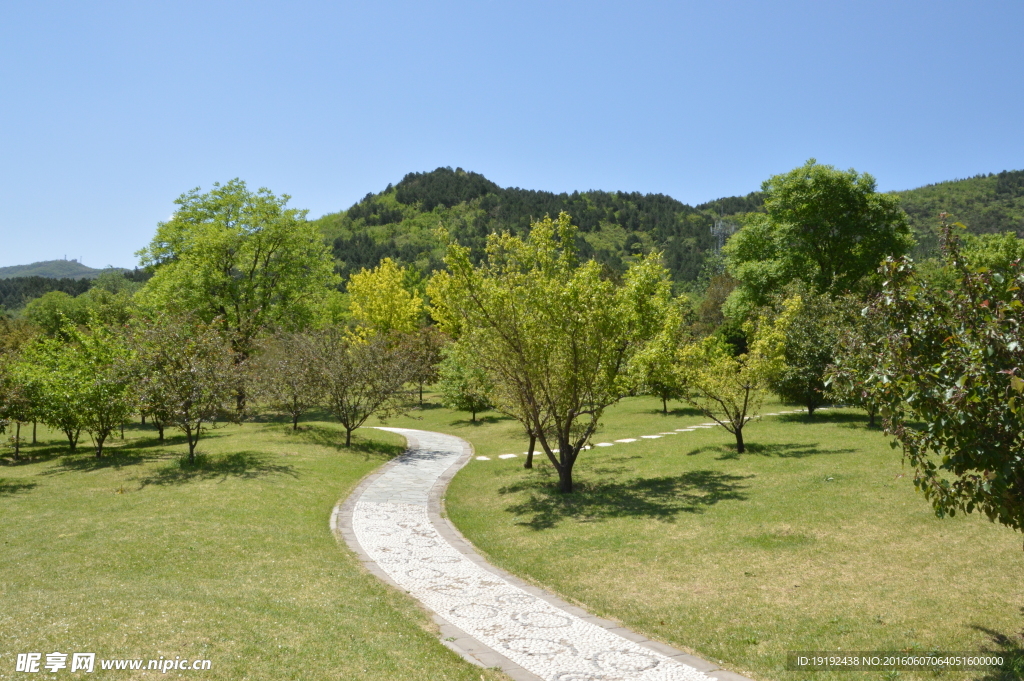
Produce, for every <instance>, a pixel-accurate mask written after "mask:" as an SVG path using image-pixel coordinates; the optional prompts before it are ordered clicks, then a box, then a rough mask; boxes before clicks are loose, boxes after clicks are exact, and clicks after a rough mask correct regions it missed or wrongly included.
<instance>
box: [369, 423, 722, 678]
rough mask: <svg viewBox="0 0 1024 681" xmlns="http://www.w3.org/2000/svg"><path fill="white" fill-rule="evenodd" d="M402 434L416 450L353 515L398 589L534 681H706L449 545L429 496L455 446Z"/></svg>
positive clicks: (453, 441)
mask: <svg viewBox="0 0 1024 681" xmlns="http://www.w3.org/2000/svg"><path fill="white" fill-rule="evenodd" d="M387 430H391V431H394V432H398V433H402V432H403V429H399V428H388V429H387ZM407 432H408V433H409V434H410V435H413V434H414V435H415V438H416V440H417V441H418V442H419V443H420V446H419V447H418V448H414V449H411V450H410V451H409V452H408V453H407V454H405V455H403V456H402V457H400V458H399V459H398V460H396V462H395V464H396V465H393V466H392V467H390V468H389V469H387V470H386V471H385V473H384V474H383V475H381V476H380V477H379V478H377V479H376V480H375V481H373V483H372V484H370V485H369V486H368V487H366V488H365V489H364V490H363V492H362V494H361V495H360V497H359V499H358V500H357V502H356V504H355V508H354V509H353V512H352V530H353V532H354V534H355V536H356V540H357V541H358V542H359V544H360V546H361V547H362V549H363V551H365V552H366V554H367V555H368V556H369V557H370V558H371V559H372V560H373V561H374V562H376V563H377V565H378V566H380V568H381V569H382V570H383V571H384V572H385V573H386V574H387V575H388V576H389V577H390V578H391V579H392V580H394V582H395V583H397V584H398V585H399V586H400V587H401V588H402V589H404V590H406V591H408V592H409V593H410V594H412V596H413V597H415V598H417V599H418V600H420V601H421V602H423V603H424V604H425V605H427V606H428V607H429V608H431V609H432V610H434V611H435V612H437V613H438V614H439V615H441V616H442V617H444V618H445V619H446V620H448V621H449V622H451V623H452V624H453V625H455V626H456V627H458V628H460V629H462V630H463V631H465V632H466V633H467V634H469V635H470V636H472V637H473V638H475V639H477V640H478V641H480V642H481V643H483V644H485V645H487V646H489V647H490V648H492V649H493V650H495V651H497V652H500V653H501V654H502V655H504V656H505V657H507V658H508V659H510V660H511V661H512V662H514V663H516V664H518V665H519V666H520V667H522V668H523V669H525V670H527V671H529V672H531V673H533V674H536V675H537V676H539V677H540V678H542V679H546V680H549V681H676V680H679V681H682V680H686V681H710V679H709V677H708V676H707V675H705V674H704V673H702V672H700V671H698V670H697V669H695V668H693V667H690V666H688V665H685V664H683V663H681V662H679V661H677V660H674V659H671V658H669V657H667V656H665V655H662V654H660V653H658V652H656V651H654V650H652V649H650V648H647V647H644V646H641V645H639V644H637V643H635V642H633V641H630V640H628V639H626V638H623V637H621V636H619V635H618V634H616V633H614V632H613V631H609V630H608V629H606V628H604V627H601V626H599V625H598V624H595V623H593V622H591V621H587V619H585V618H581V617H577V616H576V615H573V614H570V613H569V612H566V611H564V610H561V609H559V608H557V607H555V606H554V605H552V604H551V603H548V602H547V601H545V600H542V599H541V598H538V597H537V596H534V595H532V594H529V593H527V592H526V591H523V590H522V589H520V588H519V587H517V586H515V585H513V584H511V583H509V582H507V581H506V580H504V579H503V578H501V577H500V576H498V575H496V574H494V573H492V572H489V571H488V570H485V569H484V568H482V567H481V566H479V565H477V564H476V563H474V562H472V561H471V560H469V559H468V558H467V557H466V556H465V555H463V554H462V553H460V552H459V551H458V550H456V549H455V547H453V546H452V545H451V544H449V543H448V541H447V540H446V539H445V538H444V537H442V536H441V534H440V533H439V532H438V531H437V529H435V527H434V526H433V525H432V524H431V522H430V518H429V515H428V512H427V495H428V493H429V491H430V489H431V487H433V485H434V482H435V481H436V480H437V478H438V477H439V476H440V475H441V474H442V473H443V472H444V471H445V470H446V469H447V468H448V467H449V466H450V465H452V464H453V463H455V461H456V460H458V458H459V456H460V455H461V453H462V443H461V441H460V440H459V439H458V438H456V437H452V436H448V435H442V434H440V433H427V432H424V431H407Z"/></svg>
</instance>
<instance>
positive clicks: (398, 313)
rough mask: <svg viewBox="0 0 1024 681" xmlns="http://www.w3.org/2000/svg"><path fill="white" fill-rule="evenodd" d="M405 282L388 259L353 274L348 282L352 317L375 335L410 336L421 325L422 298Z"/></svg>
mask: <svg viewBox="0 0 1024 681" xmlns="http://www.w3.org/2000/svg"><path fill="white" fill-rule="evenodd" d="M406 280H407V276H406V272H405V271H404V270H403V269H402V268H400V267H399V266H398V265H396V264H395V263H394V262H393V261H392V260H391V258H384V259H383V260H382V261H381V262H380V264H379V265H377V267H374V268H373V269H372V270H367V269H365V268H364V269H362V270H360V271H359V272H356V273H355V274H353V275H352V276H351V277H350V278H349V281H348V295H349V310H350V311H351V313H352V317H353V318H354V319H355V320H356V321H357V322H359V323H360V324H362V325H363V326H364V327H366V328H368V329H370V330H372V331H375V332H377V333H382V334H389V333H392V332H398V333H412V332H414V331H415V330H416V329H417V328H419V326H420V325H421V323H422V321H423V298H422V297H420V295H419V294H418V293H417V292H416V291H415V290H413V289H412V288H411V287H409V286H408V285H407V281H406Z"/></svg>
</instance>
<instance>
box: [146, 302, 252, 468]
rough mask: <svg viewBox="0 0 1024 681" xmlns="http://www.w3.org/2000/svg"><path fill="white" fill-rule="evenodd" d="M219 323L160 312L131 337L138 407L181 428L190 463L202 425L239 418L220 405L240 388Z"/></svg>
mask: <svg viewBox="0 0 1024 681" xmlns="http://www.w3.org/2000/svg"><path fill="white" fill-rule="evenodd" d="M217 327H218V324H217V321H216V320H214V321H212V322H209V323H207V322H204V321H202V320H198V319H195V318H192V317H190V316H188V315H173V314H163V315H160V316H157V317H155V318H152V319H150V320H148V321H145V322H143V324H142V325H141V326H140V328H139V329H138V330H137V332H136V334H135V336H134V338H133V346H134V350H135V360H134V362H133V372H134V375H135V389H136V392H137V395H138V401H139V405H140V407H141V410H142V411H143V412H144V413H148V414H151V415H153V416H154V418H157V419H159V420H160V422H161V423H162V424H166V425H170V426H175V427H177V428H179V429H181V431H182V432H184V433H185V437H186V439H187V440H188V456H189V461H190V462H193V463H194V462H195V450H196V445H197V444H198V443H199V436H200V433H201V432H202V429H203V427H204V425H205V424H210V423H212V422H213V421H214V420H215V419H217V418H218V417H220V418H224V419H231V418H235V417H237V412H233V411H229V410H226V409H225V408H224V407H225V402H226V401H227V400H228V399H229V398H230V397H231V395H233V394H234V392H235V391H236V390H237V389H238V381H239V373H238V366H237V363H236V362H235V358H234V356H233V353H232V351H231V348H230V347H229V345H228V344H227V342H226V341H225V340H224V338H223V337H222V336H221V335H220V333H219V332H218V329H217Z"/></svg>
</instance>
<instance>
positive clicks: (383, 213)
mask: <svg viewBox="0 0 1024 681" xmlns="http://www.w3.org/2000/svg"><path fill="white" fill-rule="evenodd" d="M893 193H894V194H896V195H897V196H899V197H900V201H901V203H902V205H903V208H904V210H906V211H907V214H908V215H909V217H910V223H911V226H912V228H913V230H914V233H915V236H916V237H917V240H918V246H917V248H916V249H915V251H914V255H915V256H916V257H918V258H922V257H928V256H931V255H934V254H935V253H936V252H937V249H938V237H937V226H938V216H939V214H940V213H942V212H947V213H950V215H951V218H952V219H953V220H958V221H961V222H963V223H965V224H966V225H967V227H968V230H969V231H971V232H973V233H987V232H1005V231H1013V232H1016V233H1017V235H1018V236H1021V237H1024V170H1015V171H1003V172H1001V173H998V174H995V173H990V174H988V175H978V176H976V177H972V178H969V179H965V180H952V181H949V182H940V183H938V184H932V185H928V186H925V187H919V188H917V189H908V190H904V191H898V192H893ZM763 204H764V196H763V195H762V194H761V193H760V192H758V191H754V192H751V193H749V194H747V195H746V196H730V197H724V198H720V199H715V200H714V201H709V202H707V203H702V204H700V205H698V206H695V207H694V206H689V205H687V204H684V203H682V202H680V201H677V200H676V199H673V198H672V197H670V196H665V195H664V194H640V193H637V192H632V193H626V192H606V191H585V192H573V193H571V194H567V193H561V194H554V193H552V192H545V191H536V190H529V189H520V188H518V187H509V188H502V187H499V186H498V185H497V184H495V183H494V182H491V181H490V180H488V179H487V178H486V177H484V176H483V175H480V174H479V173H473V172H468V171H465V170H463V169H461V168H456V169H455V170H452V169H451V168H438V169H437V170H434V171H431V172H426V173H409V174H408V175H406V176H405V177H404V178H403V179H402V181H401V182H399V183H398V184H397V185H394V186H392V185H388V186H387V188H386V189H385V190H384V191H382V192H380V193H378V194H374V193H370V194H367V195H366V196H365V197H363V199H362V200H361V201H359V202H358V203H356V204H355V205H353V206H352V207H351V208H349V209H348V210H345V211H340V212H337V213H331V214H328V215H325V216H323V217H321V218H320V219H319V220H317V222H318V224H319V226H320V228H321V230H322V231H323V233H324V236H325V237H326V238H327V240H328V242H329V243H330V244H331V246H332V248H333V251H334V256H335V258H336V259H337V262H338V265H337V269H338V272H339V273H340V274H341V275H342V276H346V277H347V276H348V275H349V274H351V273H352V272H356V271H358V270H359V269H360V268H363V267H373V266H375V265H376V264H377V263H378V262H379V261H380V259H381V258H384V257H390V258H393V259H395V260H398V261H400V262H403V263H406V264H412V265H415V266H416V267H417V269H419V270H420V272H421V273H422V274H424V275H427V274H429V273H430V272H431V271H433V270H437V269H441V268H442V267H443V262H442V258H443V257H444V245H443V244H442V243H441V242H440V240H439V239H438V236H437V234H436V230H437V228H438V227H439V226H443V227H445V228H446V229H447V230H448V232H449V233H450V234H452V235H453V236H455V238H457V239H458V240H459V242H460V243H462V244H463V245H466V246H469V247H470V248H471V249H472V251H473V253H474V255H475V257H477V258H479V257H481V256H482V249H483V245H484V242H485V240H486V237H487V235H488V234H489V233H491V232H493V231H502V230H507V231H509V232H512V233H514V234H524V233H525V232H526V231H527V230H528V229H529V226H530V223H531V222H532V221H534V220H537V219H539V218H542V217H544V215H551V216H552V217H554V216H555V215H557V214H558V213H559V212H560V211H563V210H564V211H566V212H568V213H569V214H570V215H571V216H572V218H573V221H574V222H575V223H576V224H577V225H579V227H580V237H581V238H580V244H579V245H580V250H581V254H582V255H583V256H584V257H593V258H594V259H596V260H597V261H598V262H601V263H603V264H604V265H605V266H606V267H608V268H609V270H611V271H613V272H622V271H624V270H625V268H626V265H627V264H628V263H629V261H630V260H632V259H635V258H636V256H637V255H638V254H640V253H645V252H648V251H650V250H651V249H659V250H661V251H663V252H664V253H665V265H666V266H667V267H668V269H669V271H670V272H671V274H672V278H673V279H674V280H675V281H677V282H687V281H693V280H695V279H696V278H697V275H698V274H699V273H700V269H701V265H702V264H703V263H704V260H705V259H706V258H707V256H708V255H710V254H711V253H713V252H714V245H715V238H714V237H713V236H712V234H711V227H712V225H714V223H715V221H716V219H720V218H723V217H724V218H727V219H728V218H733V219H734V220H736V221H738V220H740V219H742V216H743V214H745V213H750V212H755V211H761V210H763Z"/></svg>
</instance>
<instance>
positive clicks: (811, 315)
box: [770, 290, 844, 416]
mask: <svg viewBox="0 0 1024 681" xmlns="http://www.w3.org/2000/svg"><path fill="white" fill-rule="evenodd" d="M799 296H800V298H801V304H800V306H799V307H798V308H796V310H795V312H793V313H792V314H791V315H790V318H789V322H788V324H787V325H786V335H785V343H784V344H783V351H782V352H783V361H784V366H783V367H782V368H781V369H780V370H779V372H778V373H777V374H776V375H775V376H774V377H773V379H772V381H771V384H770V387H771V390H772V392H774V393H775V394H776V395H778V396H779V397H781V398H782V399H783V400H785V401H787V402H796V403H797V404H802V405H804V406H805V407H807V413H808V414H809V415H811V416H813V415H814V410H815V409H817V408H818V407H820V406H822V405H824V404H827V403H828V401H829V395H828V393H827V392H826V385H825V381H826V378H827V376H826V374H827V371H828V368H829V367H830V366H831V365H832V364H833V363H834V362H835V352H836V347H837V344H838V342H839V335H840V327H841V325H842V323H843V322H844V320H843V319H842V317H841V316H840V309H841V306H840V305H838V304H837V303H836V302H835V301H834V300H833V299H832V298H831V297H830V296H828V295H823V294H820V293H814V292H813V291H807V290H804V291H800V292H799Z"/></svg>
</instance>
